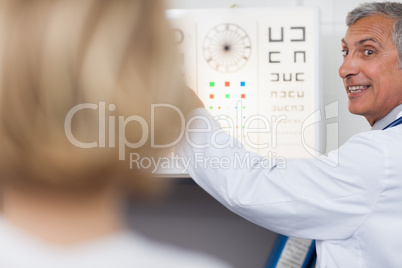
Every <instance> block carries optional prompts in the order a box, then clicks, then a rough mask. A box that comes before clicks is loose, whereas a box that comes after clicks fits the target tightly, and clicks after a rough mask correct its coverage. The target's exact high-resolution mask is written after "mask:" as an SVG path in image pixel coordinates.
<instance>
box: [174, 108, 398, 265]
mask: <svg viewBox="0 0 402 268" xmlns="http://www.w3.org/2000/svg"><path fill="white" fill-rule="evenodd" d="M195 114H198V115H202V116H206V117H209V120H211V122H212V118H211V117H210V116H209V114H208V112H207V111H205V110H203V109H197V110H195ZM401 115H402V114H399V116H401ZM194 123H195V124H193V125H192V128H195V125H196V124H199V125H198V127H200V128H203V129H205V126H206V125H205V124H204V123H202V122H200V121H196V122H194ZM212 125H213V126H212V131H208V132H207V131H202V132H200V133H195V132H193V133H191V134H189V139H190V140H191V142H193V143H195V144H198V145H201V144H208V143H210V141H211V139H213V140H215V141H217V143H218V144H224V143H226V142H227V138H228V136H227V134H225V133H220V134H218V135H216V136H213V135H212V133H213V132H214V131H216V130H218V129H219V128H220V126H219V124H218V123H217V122H212ZM187 141H188V140H187ZM187 141H184V142H182V144H181V145H180V146H179V147H178V154H179V155H180V156H182V157H186V158H190V159H191V165H190V167H189V170H188V171H189V173H190V175H191V177H192V178H193V179H194V180H195V181H196V182H197V183H198V184H199V185H200V186H201V187H202V188H204V189H205V190H206V191H207V192H209V193H210V194H211V195H212V196H214V197H215V198H216V199H217V200H219V201H220V202H221V203H222V204H224V205H225V206H226V207H227V208H229V209H230V210H232V211H233V212H235V213H237V214H239V215H241V216H243V217H244V218H246V219H248V220H250V221H251V222H254V223H256V224H258V225H260V226H263V227H265V228H267V229H270V230H272V231H275V232H278V233H281V234H284V235H288V236H293V237H300V238H309V239H316V240H317V241H316V242H317V255H318V259H317V267H333V268H349V267H351V268H358V267H375V268H378V267H381V268H386V267H402V159H401V155H402V125H400V126H396V127H393V128H389V129H387V130H384V131H382V130H372V131H368V132H364V133H361V134H358V135H355V136H354V137H352V138H351V139H350V140H349V141H348V142H346V143H345V144H344V145H343V146H342V147H340V148H339V150H336V151H333V152H331V153H329V155H328V156H322V157H320V158H319V159H315V158H312V159H305V160H295V161H288V162H287V163H286V167H281V168H279V167H277V166H275V165H274V164H273V163H270V164H269V163H268V162H267V160H265V159H264V158H262V157H261V156H258V155H256V154H253V153H251V152H248V151H246V150H245V149H244V148H233V147H228V146H226V148H223V149H217V148H215V147H216V146H209V148H195V146H194V144H193V146H190V145H189V144H188V142H187ZM234 147H236V146H234ZM247 155H248V156H249V159H254V162H253V163H251V164H250V165H249V166H248V167H244V166H243V167H242V166H240V165H239V164H238V163H239V161H238V159H244V157H245V158H247ZM236 158H238V159H237V160H236ZM208 159H209V161H210V162H211V161H212V162H213V163H212V164H211V163H203V162H208ZM212 159H214V160H212ZM216 159H218V160H216ZM219 159H225V160H224V161H223V162H224V164H222V163H219V164H217V163H218V161H219ZM228 159H229V161H228ZM255 159H259V161H260V162H258V161H257V162H256V161H255ZM227 163H229V164H227ZM328 163H330V164H331V165H332V166H331V165H329V164H328ZM219 165H220V166H219ZM333 166H336V167H333Z"/></svg>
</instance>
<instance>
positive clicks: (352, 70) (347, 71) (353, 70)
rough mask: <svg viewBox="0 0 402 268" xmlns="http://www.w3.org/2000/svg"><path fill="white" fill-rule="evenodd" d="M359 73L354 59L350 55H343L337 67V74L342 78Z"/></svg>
mask: <svg viewBox="0 0 402 268" xmlns="http://www.w3.org/2000/svg"><path fill="white" fill-rule="evenodd" d="M358 73H359V68H358V66H357V64H356V61H355V60H353V58H352V57H351V56H349V57H345V58H344V60H343V63H342V65H341V67H339V76H340V77H341V78H342V79H344V78H346V77H349V76H351V75H356V74H358Z"/></svg>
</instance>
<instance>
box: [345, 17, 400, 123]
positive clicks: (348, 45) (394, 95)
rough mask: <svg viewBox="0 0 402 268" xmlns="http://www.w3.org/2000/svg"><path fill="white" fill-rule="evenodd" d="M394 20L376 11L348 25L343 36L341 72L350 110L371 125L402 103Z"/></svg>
mask: <svg viewBox="0 0 402 268" xmlns="http://www.w3.org/2000/svg"><path fill="white" fill-rule="evenodd" d="M393 25H394V20H393V19H391V18H387V17H384V16H380V15H374V16H369V17H365V18H362V19H359V20H357V21H356V22H355V23H354V24H352V25H351V26H349V28H348V30H347V32H346V34H345V37H344V38H343V39H342V51H343V64H342V65H341V67H340V68H339V75H340V76H341V78H342V79H343V83H344V85H345V89H346V93H347V94H348V99H349V105H348V107H349V111H350V112H351V113H353V114H358V115H363V116H365V117H366V119H367V121H368V122H369V123H370V125H373V124H374V123H375V122H376V121H378V120H379V119H381V118H383V117H384V116H385V115H386V114H387V113H388V112H390V111H391V110H392V109H393V108H394V107H396V106H397V105H399V104H401V103H402V69H400V68H399V67H398V50H397V48H396V46H395V45H394V43H393V42H392V33H393Z"/></svg>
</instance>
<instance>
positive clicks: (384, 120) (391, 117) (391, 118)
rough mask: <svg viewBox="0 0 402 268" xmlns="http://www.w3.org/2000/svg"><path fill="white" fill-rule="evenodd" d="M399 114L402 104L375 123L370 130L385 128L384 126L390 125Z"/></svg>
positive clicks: (401, 110)
mask: <svg viewBox="0 0 402 268" xmlns="http://www.w3.org/2000/svg"><path fill="white" fill-rule="evenodd" d="M400 112H402V104H400V105H398V106H396V107H395V108H394V109H392V110H391V112H389V113H388V114H387V115H386V116H384V117H383V118H381V119H380V120H378V121H377V122H375V123H374V125H373V126H372V127H371V130H381V129H383V128H385V127H386V126H388V125H389V124H391V122H392V121H394V120H395V119H396V117H397V116H398V114H399V113H400Z"/></svg>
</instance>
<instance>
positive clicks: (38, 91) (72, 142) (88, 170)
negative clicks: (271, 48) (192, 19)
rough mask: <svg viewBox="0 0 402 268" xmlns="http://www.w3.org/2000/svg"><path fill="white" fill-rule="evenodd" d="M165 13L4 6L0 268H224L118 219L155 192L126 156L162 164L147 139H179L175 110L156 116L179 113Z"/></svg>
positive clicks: (77, 0)
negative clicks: (130, 203)
mask: <svg viewBox="0 0 402 268" xmlns="http://www.w3.org/2000/svg"><path fill="white" fill-rule="evenodd" d="M163 12H164V11H163V7H162V5H161V3H160V1H155V0H152V1H150V0H133V1H124V0H113V1H101V0H99V1H98V0H59V1H51V0H46V1H45V0H37V1H26V0H10V1H6V0H4V1H0V66H1V67H0V140H1V143H0V183H1V185H0V191H1V195H0V196H1V198H2V200H1V217H0V267H7V268H16V267H18V268H19V267H30V268H31V267H41V268H45V267H52V268H54V267H58V268H60V267H85V268H91V267H97V268H99V267H176V268H177V267H186V268H188V267H209V268H210V267H226V266H224V265H222V264H220V263H218V262H216V261H215V260H212V259H210V258H207V257H204V256H201V255H198V254H195V253H189V252H185V251H181V250H178V249H174V248H170V247H167V246H162V245H159V244H156V243H153V242H150V241H148V240H146V239H145V238H143V237H141V236H139V235H138V234H135V233H133V232H131V231H129V230H128V229H127V227H126V226H125V223H124V220H123V217H122V213H121V204H122V202H123V199H124V198H125V197H126V196H127V195H128V194H130V195H132V196H134V197H149V195H150V194H152V193H153V192H155V191H157V190H158V189H159V188H160V187H157V185H156V184H154V183H153V179H152V177H151V176H149V173H150V172H147V170H144V169H139V168H138V166H136V165H132V166H130V163H129V159H130V155H131V154H135V156H139V157H148V158H149V157H160V156H162V155H164V153H167V152H168V150H166V149H165V150H164V151H161V150H157V149H152V148H151V147H155V146H151V145H152V144H151V141H154V142H155V144H169V143H173V141H175V139H176V138H177V136H178V133H180V127H181V124H180V123H181V121H180V117H179V116H178V114H179V113H178V112H175V111H174V110H173V109H171V108H169V109H167V108H165V110H163V109H164V108H163V107H162V108H159V112H158V113H155V114H152V113H151V110H152V109H151V107H152V104H164V107H167V105H173V106H175V107H177V108H178V109H185V107H183V105H182V101H183V97H181V95H182V89H183V86H182V83H181V82H180V80H179V79H178V77H179V72H178V68H177V64H176V54H175V52H174V45H173V41H172V40H171V36H170V35H171V33H172V31H171V29H170V28H169V27H168V23H167V21H166V20H165V18H164V13H163ZM161 111H162V112H161ZM151 119H152V120H151ZM151 136H152V137H153V138H154V139H153V140H151ZM158 185H159V183H158Z"/></svg>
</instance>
